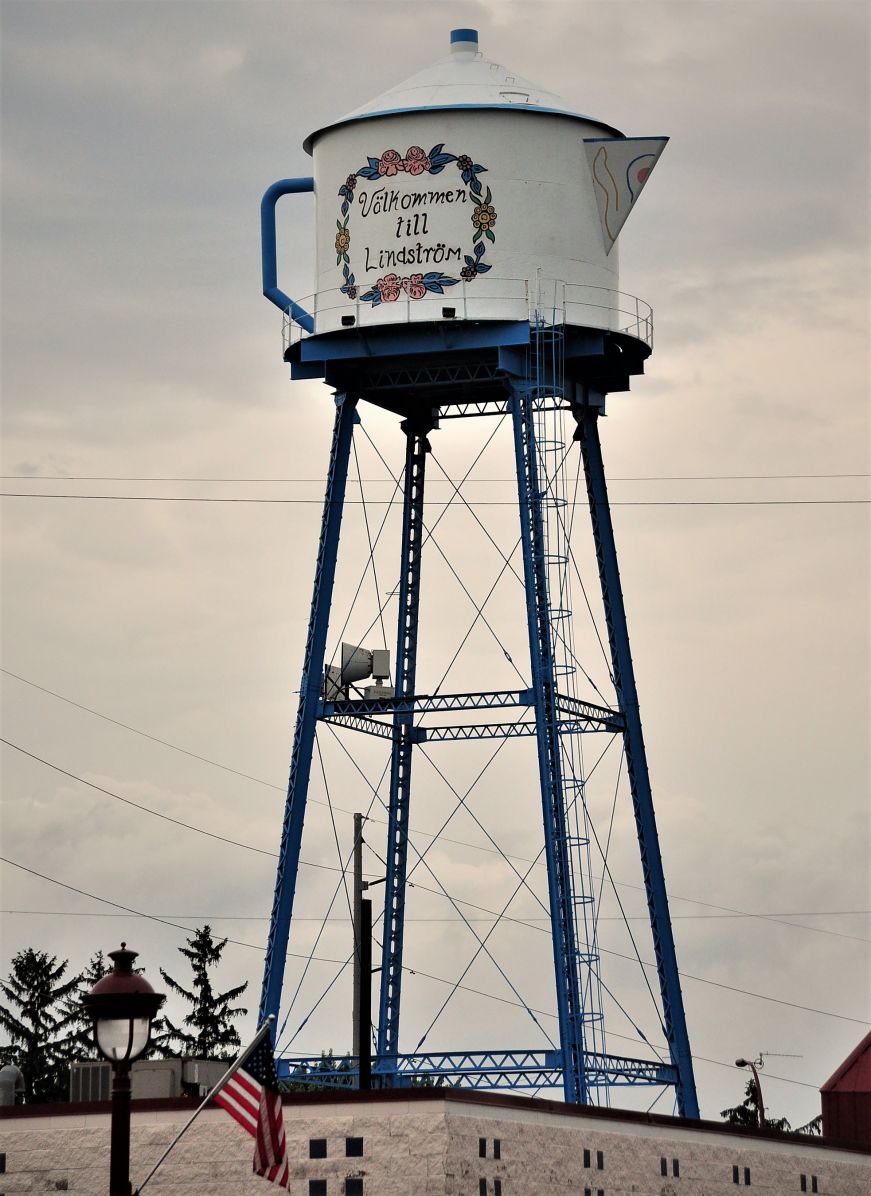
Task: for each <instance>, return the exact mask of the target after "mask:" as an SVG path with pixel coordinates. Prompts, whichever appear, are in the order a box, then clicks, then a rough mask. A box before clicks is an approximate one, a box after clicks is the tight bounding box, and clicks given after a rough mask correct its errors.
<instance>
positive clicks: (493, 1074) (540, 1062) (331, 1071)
mask: <svg viewBox="0 0 871 1196" xmlns="http://www.w3.org/2000/svg"><path fill="white" fill-rule="evenodd" d="M389 1062H390V1066H391V1069H392V1075H393V1082H394V1084H396V1085H398V1086H404V1087H408V1086H410V1085H411V1083H412V1081H414V1080H428V1081H430V1082H432V1081H433V1080H437V1079H443V1080H447V1081H449V1082H451V1083H452V1084H454V1085H456V1084H461V1085H462V1087H464V1088H481V1089H491V1090H492V1089H506V1088H507V1089H533V1090H539V1089H545V1088H555V1087H558V1086H560V1085H561V1084H562V1081H563V1055H562V1051H559V1050H557V1051H547V1050H546V1051H539V1050H531V1051H530V1050H517V1051H443V1052H428V1053H426V1054H412V1055H396V1056H393V1057H391V1059H390V1061H389ZM276 1069H277V1071H278V1077H279V1079H280V1080H285V1081H293V1082H295V1083H307V1084H322V1085H323V1086H324V1087H328V1086H339V1087H356V1084H357V1078H358V1072H357V1068H356V1062H355V1060H354V1059H353V1058H348V1059H339V1060H336V1059H333V1060H331V1062H330V1064H329V1065H324V1063H323V1062H322V1061H320V1060H317V1059H311V1058H306V1057H299V1058H291V1057H287V1058H279V1059H276ZM379 1069H380V1061H379V1060H377V1059H376V1060H373V1071H374V1073H375V1074H376V1075H377V1074H378V1072H379ZM584 1074H585V1075H586V1077H587V1083H588V1085H589V1086H590V1087H593V1088H599V1087H605V1086H608V1087H613V1086H615V1085H623V1086H627V1087H639V1086H659V1085H664V1084H674V1083H675V1082H676V1073H675V1069H674V1068H673V1067H671V1066H670V1065H669V1064H667V1063H659V1062H657V1061H656V1060H653V1061H651V1060H647V1059H626V1058H621V1057H619V1056H616V1055H604V1054H597V1053H593V1052H588V1053H587V1054H586V1055H585V1057H584Z"/></svg>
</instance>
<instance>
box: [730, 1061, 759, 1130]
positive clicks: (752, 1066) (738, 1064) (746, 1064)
mask: <svg viewBox="0 0 871 1196" xmlns="http://www.w3.org/2000/svg"><path fill="white" fill-rule="evenodd" d="M757 1064H758V1065H759V1066H760V1067H761V1066H762V1056H761V1055H760V1056H759V1058H758V1059H757V1060H756V1063H754V1062H753V1060H752V1059H736V1060H735V1066H736V1067H749V1068H750V1070H751V1071H752V1072H753V1083H754V1084H755V1085H756V1120H757V1121H758V1123H759V1128H760V1129H763V1128H764V1127H765V1106H764V1105H763V1103H762V1084H761V1083H760V1081H759V1072H758V1071H757V1070H756V1065H757Z"/></svg>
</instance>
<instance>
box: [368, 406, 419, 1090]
mask: <svg viewBox="0 0 871 1196" xmlns="http://www.w3.org/2000/svg"><path fill="white" fill-rule="evenodd" d="M431 428H432V421H431V420H430V421H426V422H423V423H421V422H417V421H412V420H404V421H403V424H402V430H403V431H404V432H405V435H406V446H405V481H404V496H403V513H402V559H401V574H400V580H399V631H398V634H397V641H396V672H395V681H396V684H395V691H396V696H397V697H402V698H407V697H412V696H413V695H414V685H415V675H416V671H417V630H418V611H419V608H420V566H421V548H422V547H423V532H424V527H423V487H424V479H425V474H426V455H427V453H428V452H429V451H430V446H429V441H428V440H427V433H428V432H429V431H430V429H431ZM393 725H394V729H395V733H396V734H395V738H394V741H393V748H392V754H391V764H390V806H389V810H388V827H387V881H386V886H385V894H384V942H383V946H382V954H381V996H380V1005H379V1011H378V1040H377V1054H378V1059H379V1068H378V1070H379V1071H380V1072H381V1075H382V1076H383V1077H384V1082H385V1083H388V1084H389V1083H391V1081H392V1078H393V1076H395V1073H396V1056H397V1054H398V1052H399V1011H400V995H401V989H402V944H403V937H404V933H405V877H406V872H407V865H408V814H409V802H410V797H411V754H412V747H413V744H414V739H413V736H414V726H413V715H412V714H411V713H398V714H396V716H395V718H394V723H393Z"/></svg>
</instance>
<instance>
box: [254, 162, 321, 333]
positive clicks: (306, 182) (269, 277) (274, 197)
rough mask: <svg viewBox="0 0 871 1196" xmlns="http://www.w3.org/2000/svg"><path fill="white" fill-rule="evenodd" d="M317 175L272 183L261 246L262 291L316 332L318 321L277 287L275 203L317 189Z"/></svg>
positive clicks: (263, 202) (265, 205)
mask: <svg viewBox="0 0 871 1196" xmlns="http://www.w3.org/2000/svg"><path fill="white" fill-rule="evenodd" d="M314 189H315V181H314V179H280V180H279V181H278V182H277V183H273V184H272V186H271V187H269V188H268V189H267V191H266V193H265V195H264V196H263V199H262V200H261V201H260V246H261V252H262V255H263V294H264V295H265V296H266V298H267V299H269V301H270V302H271V303H274V304H275V306H276V307H280V308H281V310H282V311H286V312H288V313H289V314H290V317H291V319H293V320H296V322H297V324H299V325H300V327H301V328H304V329H305V330H306V332H314V330H315V322H314V320H313V319H312V317H311V316H310V315H309V313H308V312H307V311H306V310H305V308H304V307H300V306H299V304H298V303H294V301H293V300H292V299H291V298H290V296H289V295H285V293H284V291H281V290H279V288H278V264H277V261H276V250H275V205H276V203H278V201H279V199H280V198H281V197H282V195H297V194H299V193H300V192H301V191H314Z"/></svg>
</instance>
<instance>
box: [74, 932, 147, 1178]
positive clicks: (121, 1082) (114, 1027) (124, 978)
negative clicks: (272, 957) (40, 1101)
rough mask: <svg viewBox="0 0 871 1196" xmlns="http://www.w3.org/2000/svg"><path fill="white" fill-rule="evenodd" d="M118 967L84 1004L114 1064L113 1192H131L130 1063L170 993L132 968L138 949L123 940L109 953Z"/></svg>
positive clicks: (100, 1043)
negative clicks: (152, 984)
mask: <svg viewBox="0 0 871 1196" xmlns="http://www.w3.org/2000/svg"><path fill="white" fill-rule="evenodd" d="M109 958H110V959H111V960H112V962H113V963H114V965H115V966H114V969H113V970H112V971H111V972H110V973H109V974H108V975H107V976H104V977H103V978H102V980H98V981H97V983H96V984H95V985H94V987H93V988H92V989H91V991H90V992H89V993H88V995H87V996H86V997H83V998H82V1004H83V1005H84V1006H85V1009H86V1011H87V1012H88V1014H89V1015H90V1017H91V1020H92V1021H93V1023H94V1039H95V1041H96V1043H97V1049H98V1051H99V1052H100V1054H101V1055H102V1056H103V1058H104V1059H108V1060H109V1062H110V1063H111V1064H112V1134H111V1146H110V1155H109V1196H131V1194H132V1188H131V1186H130V1065H131V1064H132V1063H133V1061H134V1060H135V1059H138V1058H139V1056H140V1055H141V1054H142V1053H143V1051H144V1050H145V1048H146V1047H147V1046H148V1043H149V1041H150V1040H151V1023H152V1021H153V1020H154V1016H155V1014H156V1013H157V1011H158V1009H159V1008H160V1007H161V1005H162V1004H163V1002H164V1001H165V1000H166V997H165V996H164V995H163V993H156V992H155V991H154V989H153V988H152V987H151V985H150V984H149V983H148V981H147V980H146V979H145V978H144V977H143V976H138V975H137V974H136V973H135V972H134V971H133V961H134V959H135V958H136V952H135V951H130V950H128V948H127V944H126V943H122V944H121V946H120V948H119V949H118V950H116V951H110V952H109Z"/></svg>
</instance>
